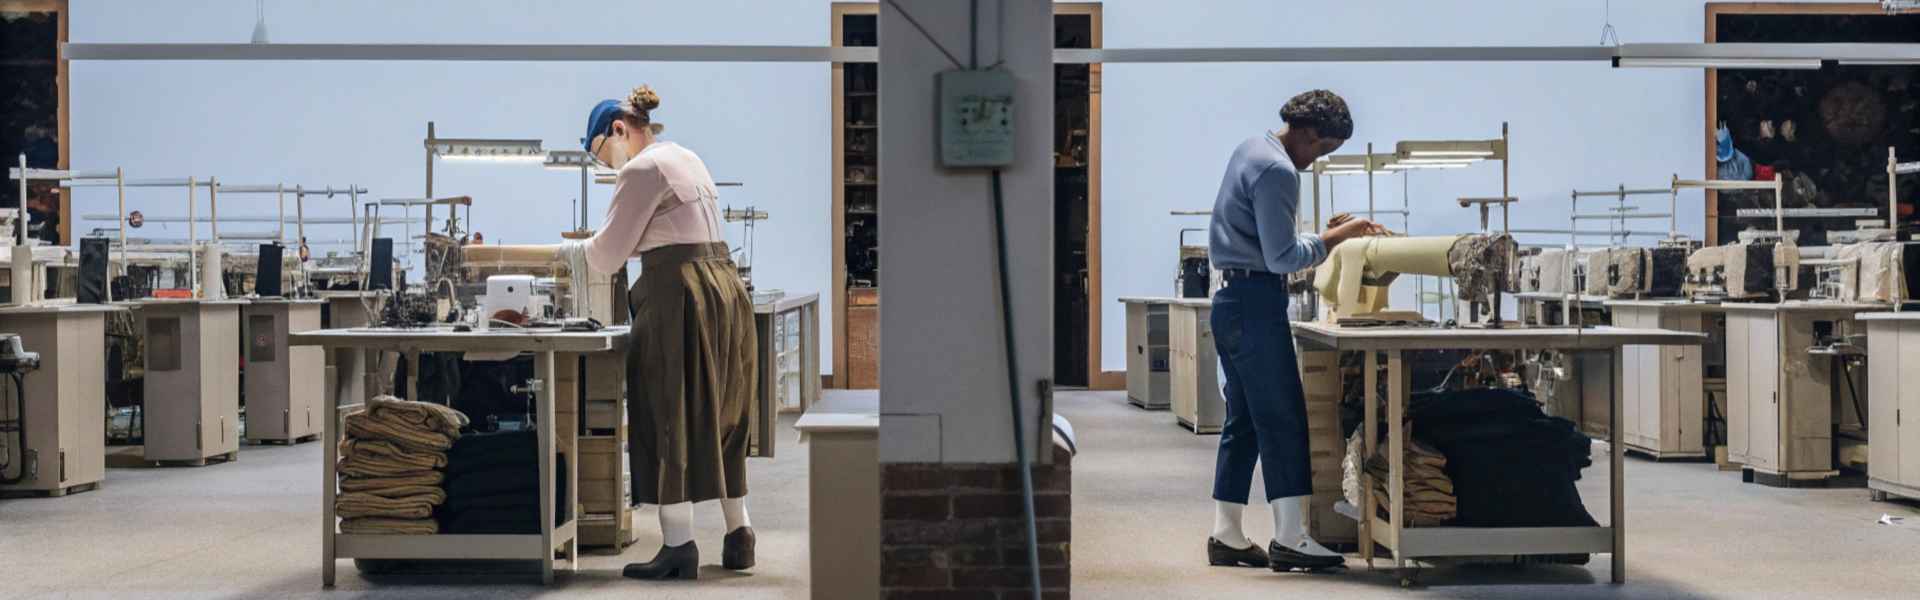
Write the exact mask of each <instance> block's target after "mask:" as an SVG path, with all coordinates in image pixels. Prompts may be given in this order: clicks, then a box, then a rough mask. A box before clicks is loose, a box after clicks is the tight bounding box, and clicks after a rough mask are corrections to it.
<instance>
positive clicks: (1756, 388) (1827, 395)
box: [1722, 301, 1881, 486]
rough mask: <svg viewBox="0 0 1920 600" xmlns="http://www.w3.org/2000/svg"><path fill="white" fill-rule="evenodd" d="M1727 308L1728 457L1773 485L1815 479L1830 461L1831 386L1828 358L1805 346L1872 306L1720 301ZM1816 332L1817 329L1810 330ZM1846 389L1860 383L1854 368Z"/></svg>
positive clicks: (1829, 472)
mask: <svg viewBox="0 0 1920 600" xmlns="http://www.w3.org/2000/svg"><path fill="white" fill-rule="evenodd" d="M1722 308H1723V309H1724V310H1725V311H1726V312H1727V459H1728V460H1729V461H1732V462H1736V463H1740V464H1741V465H1744V466H1745V468H1746V469H1747V471H1749V473H1750V480H1751V481H1755V482H1758V483H1763V484H1768V485H1778V486H1791V485H1803V484H1811V483H1818V482H1821V481H1824V480H1826V479H1828V478H1831V477H1833V476H1835V475H1838V474H1839V471H1838V470H1836V469H1835V468H1834V460H1833V431H1834V426H1835V424H1836V423H1835V415H1836V414H1838V413H1837V412H1836V411H1835V405H1836V404H1837V403H1838V402H1839V398H1840V397H1841V396H1837V395H1836V393H1851V392H1846V391H1842V390H1840V389H1837V388H1836V387H1835V386H1836V385H1839V386H1842V387H1846V385H1847V384H1846V383H1845V382H1842V381H1840V380H1838V379H1837V378H1836V377H1837V376H1839V375H1838V374H1837V372H1838V369H1837V367H1836V364H1835V362H1834V360H1835V359H1834V358H1833V357H1831V356H1829V355H1825V354H1819V353H1814V352H1810V349H1812V348H1814V347H1815V346H1816V345H1818V344H1820V343H1821V341H1822V340H1821V338H1822V337H1824V336H1825V335H1828V334H1827V332H1834V331H1840V332H1844V331H1847V330H1850V329H1856V328H1858V327H1859V324H1858V322H1857V321H1855V314H1856V313H1858V312H1861V311H1872V310H1880V309H1881V308H1880V307H1878V306H1875V305H1852V304H1838V303H1807V302H1799V301H1789V302H1786V303H1782V304H1731V303H1729V304H1724V305H1722ZM1816 332H1822V333H1821V334H1820V335H1816ZM1853 377H1854V378H1855V379H1856V380H1855V381H1854V382H1853V385H1852V386H1851V389H1853V390H1866V389H1867V385H1866V382H1865V381H1864V380H1863V379H1864V375H1863V374H1859V373H1855V374H1854V375H1853Z"/></svg>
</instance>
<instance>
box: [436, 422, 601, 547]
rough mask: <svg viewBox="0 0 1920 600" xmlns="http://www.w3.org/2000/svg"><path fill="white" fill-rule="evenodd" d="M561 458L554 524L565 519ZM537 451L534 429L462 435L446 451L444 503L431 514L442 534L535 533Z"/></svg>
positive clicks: (537, 520)
mask: <svg viewBox="0 0 1920 600" xmlns="http://www.w3.org/2000/svg"><path fill="white" fill-rule="evenodd" d="M566 472H567V465H566V461H565V457H564V456H561V457H558V458H556V460H555V462H554V479H555V481H554V482H553V486H554V488H555V492H554V506H555V507H556V508H557V510H555V511H554V512H555V515H554V520H555V522H556V525H557V524H558V523H563V522H565V521H566V512H567V511H566V509H567V507H568V506H571V504H570V502H569V501H568V499H567V496H566V491H567V488H566V485H565V482H566V479H565V475H564V474H565V473H566ZM539 480H540V452H539V438H537V437H535V432H533V431H500V432H494V433H480V434H472V435H467V436H464V437H461V438H460V439H458V440H456V441H455V442H454V444H453V447H452V448H451V449H449V450H448V451H447V481H446V483H445V485H444V488H445V489H446V491H447V497H446V502H445V503H444V504H442V505H440V508H439V510H438V511H436V512H435V518H436V519H438V521H439V523H440V531H441V533H457V534H529V533H539V532H540V485H539Z"/></svg>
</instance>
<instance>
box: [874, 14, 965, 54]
mask: <svg viewBox="0 0 1920 600" xmlns="http://www.w3.org/2000/svg"><path fill="white" fill-rule="evenodd" d="M887 6H890V7H892V8H893V10H894V11H895V12H898V13H900V17H901V18H904V19H906V20H907V24H908V25H912V26H913V28H914V29H916V30H919V31H920V37H923V38H926V39H927V43H929V44H933V48H934V49H935V50H939V51H940V53H941V54H945V55H946V56H947V61H948V62H951V63H953V68H955V69H964V68H966V67H965V66H964V65H961V64H960V59H959V57H956V56H954V55H953V53H952V52H949V51H947V47H946V46H942V45H940V40H936V39H933V34H931V33H927V28H926V27H922V26H921V25H920V21H918V20H915V19H914V18H913V14H912V13H909V12H907V9H904V8H900V3H898V2H894V1H893V0H887Z"/></svg>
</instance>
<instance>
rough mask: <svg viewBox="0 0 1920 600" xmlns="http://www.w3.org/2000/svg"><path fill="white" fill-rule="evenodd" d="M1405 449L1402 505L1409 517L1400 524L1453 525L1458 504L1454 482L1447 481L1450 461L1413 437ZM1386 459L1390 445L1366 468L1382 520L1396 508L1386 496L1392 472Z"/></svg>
mask: <svg viewBox="0 0 1920 600" xmlns="http://www.w3.org/2000/svg"><path fill="white" fill-rule="evenodd" d="M1359 439H1360V438H1359V437H1358V436H1355V438H1354V440H1355V441H1359ZM1404 449H1405V450H1404V451H1405V454H1406V458H1405V459H1403V462H1402V467H1403V468H1404V472H1403V473H1402V475H1403V476H1404V483H1403V484H1402V485H1401V491H1402V492H1404V493H1405V496H1404V497H1403V498H1402V502H1403V505H1404V506H1405V507H1406V510H1407V514H1406V515H1405V516H1404V518H1403V519H1402V521H1401V522H1402V523H1405V524H1406V525H1407V526H1409V527H1431V526H1436V525H1442V524H1445V523H1447V522H1449V521H1452V520H1453V518H1454V516H1455V514H1456V513H1457V512H1458V510H1459V503H1458V502H1457V500H1456V499H1455V498H1454V495H1453V480H1452V479H1451V478H1449V477H1447V471H1446V469H1447V458H1446V457H1445V456H1442V455H1441V454H1440V452H1439V451H1437V450H1434V449H1433V448H1431V447H1428V446H1427V445H1426V444H1422V443H1420V442H1419V441H1417V440H1414V439H1413V438H1412V437H1411V436H1409V437H1408V438H1407V443H1406V444H1405V446H1404ZM1358 454H1359V453H1357V452H1356V453H1355V455H1356V456H1357V455H1358ZM1387 457H1388V454H1387V444H1384V443H1383V444H1378V445H1377V446H1376V447H1375V448H1374V454H1373V456H1371V457H1368V458H1367V460H1366V462H1365V465H1364V468H1365V469H1366V472H1367V474H1368V475H1370V476H1372V477H1373V494H1374V496H1373V497H1374V501H1375V503H1376V506H1378V507H1379V513H1380V514H1381V515H1382V516H1386V515H1388V513H1389V512H1390V510H1391V509H1392V507H1393V501H1392V497H1391V496H1388V495H1387V494H1388V486H1387V483H1388V481H1389V477H1388V474H1389V472H1390V468H1389V466H1388V464H1387V463H1388V460H1387ZM1356 487H1357V486H1356Z"/></svg>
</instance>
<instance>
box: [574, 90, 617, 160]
mask: <svg viewBox="0 0 1920 600" xmlns="http://www.w3.org/2000/svg"><path fill="white" fill-rule="evenodd" d="M625 110H626V109H625V108H623V107H622V106H621V104H620V102H619V101H618V100H601V101H600V103H599V104H595V105H593V111H592V112H589V113H587V137H583V138H580V146H581V148H582V149H584V150H586V151H588V152H592V151H593V138H595V137H599V136H600V134H603V133H606V132H607V129H608V128H610V127H613V120H614V119H617V118H620V114H621V113H622V112H625Z"/></svg>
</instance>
